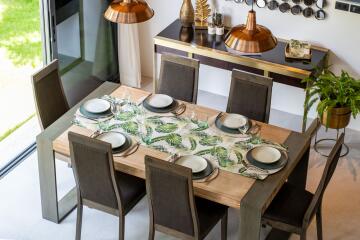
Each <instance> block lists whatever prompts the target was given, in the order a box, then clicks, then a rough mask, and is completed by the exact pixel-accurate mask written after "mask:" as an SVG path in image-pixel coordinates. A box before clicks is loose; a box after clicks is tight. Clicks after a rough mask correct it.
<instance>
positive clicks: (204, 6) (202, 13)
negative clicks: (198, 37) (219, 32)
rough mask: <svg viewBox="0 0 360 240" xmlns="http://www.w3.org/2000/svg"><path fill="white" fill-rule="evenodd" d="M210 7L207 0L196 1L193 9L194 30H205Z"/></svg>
mask: <svg viewBox="0 0 360 240" xmlns="http://www.w3.org/2000/svg"><path fill="white" fill-rule="evenodd" d="M210 12H211V9H210V5H209V4H208V3H207V0H196V8H195V28H197V29H206V28H207V19H208V17H209V16H210Z"/></svg>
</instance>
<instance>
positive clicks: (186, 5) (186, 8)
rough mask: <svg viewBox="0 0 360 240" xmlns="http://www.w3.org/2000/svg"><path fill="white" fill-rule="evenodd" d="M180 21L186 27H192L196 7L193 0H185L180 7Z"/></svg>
mask: <svg viewBox="0 0 360 240" xmlns="http://www.w3.org/2000/svg"><path fill="white" fill-rule="evenodd" d="M180 21H181V24H182V25H183V26H184V27H191V26H192V25H193V23H194V7H193V5H192V3H191V0H184V1H183V4H182V6H181V9H180Z"/></svg>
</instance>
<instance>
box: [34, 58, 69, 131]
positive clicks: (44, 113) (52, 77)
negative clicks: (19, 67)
mask: <svg viewBox="0 0 360 240" xmlns="http://www.w3.org/2000/svg"><path fill="white" fill-rule="evenodd" d="M58 68H59V64H58V60H54V61H53V62H51V63H50V64H49V65H47V66H45V67H44V68H43V69H41V70H40V71H39V72H37V73H35V74H34V75H33V76H32V84H33V92H34V97H35V103H36V109H37V114H38V118H39V120H40V124H41V127H42V128H43V129H45V128H47V127H48V126H50V125H51V124H52V123H53V122H55V121H56V120H57V119H58V118H59V117H61V116H62V115H63V114H64V113H66V112H67V111H68V110H69V105H68V103H67V101H66V97H65V94H64V90H63V86H62V84H61V80H60V76H59V72H58Z"/></svg>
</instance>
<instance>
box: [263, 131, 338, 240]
mask: <svg viewBox="0 0 360 240" xmlns="http://www.w3.org/2000/svg"><path fill="white" fill-rule="evenodd" d="M343 143H344V134H342V135H341V136H340V138H339V139H338V141H337V143H336V144H335V146H334V148H333V149H332V151H331V153H330V155H329V157H328V159H327V162H326V165H325V168H324V172H323V175H322V177H321V180H320V183H319V185H318V187H317V189H316V192H315V194H313V193H311V192H309V191H307V190H305V189H301V188H299V187H296V186H294V185H292V184H290V183H285V184H284V186H283V187H282V188H281V189H280V191H279V193H278V194H277V195H276V197H275V198H274V200H273V201H272V202H271V204H270V206H269V207H268V208H267V210H266V211H265V213H264V215H263V223H265V224H269V225H271V226H272V227H274V228H277V229H281V230H283V231H287V232H292V233H297V234H300V238H301V239H302V240H304V239H306V230H307V228H308V226H309V225H310V223H311V220H312V219H313V217H314V216H315V214H316V221H317V235H318V239H322V219H321V218H322V216H321V205H322V199H323V196H324V192H325V190H326V187H327V186H328V184H329V182H330V180H331V178H332V176H333V173H334V171H335V169H336V166H337V163H338V161H339V158H340V154H341V149H342V144H343Z"/></svg>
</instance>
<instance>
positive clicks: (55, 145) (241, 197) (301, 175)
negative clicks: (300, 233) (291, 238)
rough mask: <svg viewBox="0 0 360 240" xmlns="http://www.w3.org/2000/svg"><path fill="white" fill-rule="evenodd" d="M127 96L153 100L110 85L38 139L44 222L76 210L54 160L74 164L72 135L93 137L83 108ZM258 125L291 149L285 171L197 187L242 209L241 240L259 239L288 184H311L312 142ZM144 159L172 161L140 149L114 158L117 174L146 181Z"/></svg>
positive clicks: (201, 110) (202, 110) (200, 110)
mask: <svg viewBox="0 0 360 240" xmlns="http://www.w3.org/2000/svg"><path fill="white" fill-rule="evenodd" d="M124 92H129V93H130V95H131V100H132V101H134V102H137V101H140V100H141V99H144V97H146V96H148V95H149V94H150V93H149V92H146V91H143V90H140V89H136V88H130V87H126V86H120V85H119V84H115V83H110V82H105V83H104V84H102V85H101V86H100V87H99V88H97V89H96V90H95V91H93V92H92V93H91V94H90V95H89V96H87V97H86V98H85V99H83V100H82V101H81V102H80V103H78V104H77V105H76V106H74V107H73V108H71V109H70V110H69V111H68V112H67V113H66V114H64V115H63V116H62V117H61V118H60V119H58V120H57V121H56V122H54V123H53V124H52V125H51V126H49V127H48V128H47V129H45V130H44V131H43V132H42V133H40V134H39V135H38V136H37V140H36V141H37V149H38V164H39V178H40V192H41V206H42V216H43V218H44V219H47V220H50V221H52V222H55V223H60V222H61V221H62V220H63V219H64V218H65V217H66V216H67V215H68V214H69V213H70V212H71V211H72V210H73V209H74V208H75V206H76V203H77V201H76V190H75V187H74V188H73V189H72V190H70V191H69V192H68V193H67V194H66V195H65V196H64V197H63V198H61V199H59V197H58V191H57V183H56V178H57V176H56V164H55V159H59V160H62V161H66V162H67V163H69V164H70V159H69V156H70V149H69V141H68V132H69V131H72V132H76V133H80V134H83V135H86V136H90V135H91V134H92V133H93V131H91V130H89V129H86V128H82V127H79V126H76V125H74V124H73V123H72V120H73V119H74V114H75V113H76V111H77V110H78V108H79V107H80V105H81V104H82V103H83V102H84V101H86V100H88V99H92V98H97V97H102V96H103V95H111V96H113V97H118V98H121V97H122V96H123V94H124ZM186 104H187V111H189V109H191V111H195V112H196V113H197V114H199V115H201V114H206V115H214V116H215V115H216V114H218V113H219V111H218V110H214V109H210V108H207V107H203V106H199V105H193V104H190V103H186ZM190 105H191V106H190ZM184 114H186V112H185V113H184ZM258 124H259V125H260V126H261V132H260V136H261V137H262V138H264V139H267V140H271V141H275V142H278V143H283V144H285V145H287V146H288V150H289V152H288V163H287V165H286V166H285V167H284V169H282V170H281V171H279V172H278V173H276V174H273V175H270V176H268V177H267V178H266V179H265V180H255V179H253V178H249V177H245V176H242V175H240V174H235V173H232V172H228V171H224V170H220V171H219V174H218V176H217V177H216V178H215V179H213V180H211V181H208V182H194V193H195V195H196V196H199V197H202V198H206V199H208V200H211V201H214V202H217V203H220V204H223V205H226V206H229V207H231V208H235V209H240V211H239V213H240V216H239V217H240V226H239V239H249V240H253V239H259V237H260V231H261V217H262V215H263V213H264V211H265V210H266V208H267V207H268V206H269V204H270V203H271V201H272V200H273V198H274V197H275V196H276V194H277V192H278V191H279V189H280V188H281V186H282V185H283V184H284V182H285V181H288V182H291V183H293V184H296V185H297V186H298V187H301V188H305V184H306V176H307V167H308V159H309V148H310V141H309V140H310V139H309V137H307V136H306V135H305V134H301V133H297V132H293V131H291V130H288V129H284V128H280V127H277V126H272V125H269V124H265V123H258ZM145 155H149V156H154V157H157V158H160V159H164V160H166V159H167V158H168V157H169V154H168V153H164V152H160V151H158V150H155V149H151V148H148V147H147V146H144V145H140V147H139V149H138V151H136V152H135V153H134V154H132V155H130V156H127V157H118V156H115V155H114V166H115V169H116V170H117V171H122V172H125V173H128V174H130V175H134V176H137V177H140V178H145V165H144V156H145ZM272 236H276V237H275V238H273V239H286V238H287V237H288V235H287V234H285V233H283V232H280V231H273V232H272V233H270V235H269V239H272Z"/></svg>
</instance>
